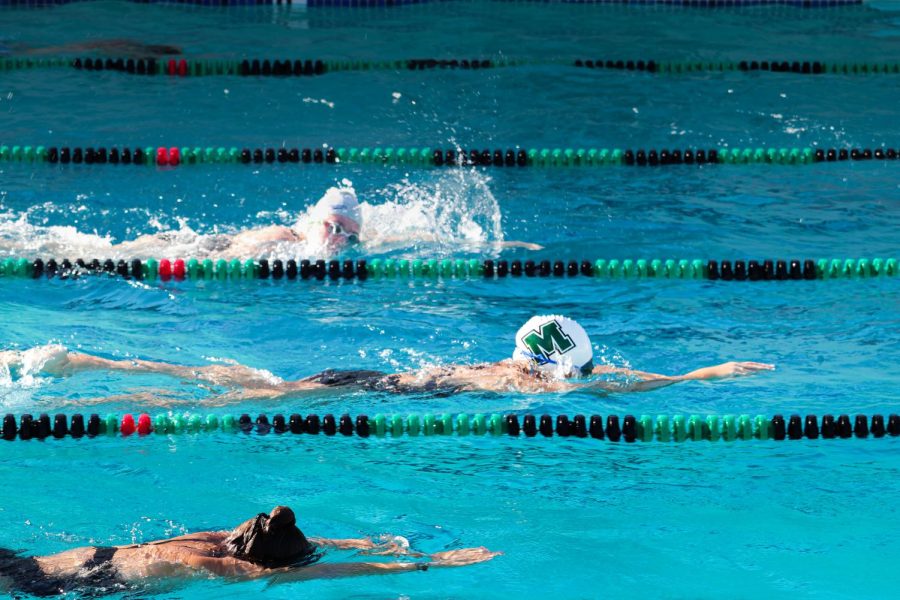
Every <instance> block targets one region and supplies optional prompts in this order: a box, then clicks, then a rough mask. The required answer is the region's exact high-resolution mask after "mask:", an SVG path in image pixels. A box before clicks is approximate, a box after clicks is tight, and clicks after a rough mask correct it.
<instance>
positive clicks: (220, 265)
mask: <svg viewBox="0 0 900 600" xmlns="http://www.w3.org/2000/svg"><path fill="white" fill-rule="evenodd" d="M898 274H900V264H898V259H897V258H883V257H877V258H821V259H818V260H814V259H805V260H800V259H790V260H788V259H767V260H723V261H716V260H701V259H649V260H648V259H643V258H640V259H628V258H626V259H622V260H619V259H615V258H613V259H608V260H607V259H597V260H593V261H591V260H581V261H578V260H547V259H545V260H524V261H523V260H512V261H508V260H497V261H495V260H493V259H475V258H470V259H450V258H443V259H392V258H385V259H382V258H373V259H370V260H366V259H358V260H328V261H326V260H306V259H304V260H299V261H298V260H294V259H287V260H282V259H274V260H271V261H270V260H268V259H264V258H263V259H259V260H246V261H240V260H238V259H232V260H230V261H226V260H224V259H216V260H213V259H204V260H203V261H199V260H197V259H193V258H192V259H188V260H184V259H181V258H178V259H174V260H170V259H167V258H164V259H161V260H156V259H153V258H151V259H147V260H143V261H142V260H140V259H132V260H124V259H119V260H117V261H113V260H112V259H106V260H104V261H102V262H101V261H100V260H99V259H92V260H85V259H77V260H75V261H74V262H72V261H70V260H69V259H65V258H64V259H53V258H51V259H47V260H44V259H41V258H37V259H33V260H29V259H25V258H5V259H0V278H9V279H13V278H19V279H23V278H24V279H48V278H60V279H66V278H77V277H81V276H87V275H101V276H102V275H106V276H111V277H123V278H127V279H138V280H145V281H157V280H159V281H163V282H167V281H171V280H175V281H184V280H191V281H206V280H218V281H229V280H230V281H238V280H251V279H255V280H261V279H264V280H275V281H279V280H296V279H301V280H318V281H322V280H326V279H327V280H332V281H337V280H364V279H369V278H372V279H383V280H394V279H404V280H407V279H419V280H434V279H467V280H471V279H520V278H522V277H525V278H532V277H539V278H545V277H551V278H572V277H589V278H593V279H603V280H638V279H689V280H705V281H810V280H825V279H827V280H834V279H871V278H882V277H896V276H897V275H898Z"/></svg>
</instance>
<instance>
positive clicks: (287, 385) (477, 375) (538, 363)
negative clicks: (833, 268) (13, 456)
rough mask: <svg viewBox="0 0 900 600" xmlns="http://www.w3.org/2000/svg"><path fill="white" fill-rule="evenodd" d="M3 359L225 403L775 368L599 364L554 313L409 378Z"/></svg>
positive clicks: (525, 387)
mask: <svg viewBox="0 0 900 600" xmlns="http://www.w3.org/2000/svg"><path fill="white" fill-rule="evenodd" d="M29 353H32V354H29ZM5 354H6V357H5V360H4V357H3V356H0V362H5V363H6V364H7V368H9V369H10V370H11V371H14V370H15V369H16V368H19V369H21V368H23V367H25V368H26V370H29V372H31V373H33V374H37V373H44V374H47V375H53V376H67V375H71V374H73V373H75V372H78V371H89V370H111V371H125V372H131V373H159V374H164V375H169V376H172V377H176V378H179V379H182V380H189V381H197V382H201V383H204V384H211V385H213V386H220V387H226V388H230V389H231V390H232V391H230V392H228V393H227V394H224V395H222V396H219V397H218V398H217V399H219V400H222V401H232V400H242V399H247V398H273V399H274V398H287V397H297V396H303V395H307V394H312V393H316V392H321V391H333V390H338V389H353V388H356V389H363V390H371V391H381V392H392V393H400V394H403V393H428V394H431V395H440V396H446V395H450V394H455V393H460V392H478V391H483V392H501V393H502V392H510V391H512V392H520V393H525V394H538V393H543V392H570V391H576V390H585V391H596V392H644V391H650V390H655V389H659V388H663V387H666V386H669V385H672V384H675V383H680V382H684V381H707V380H714V379H729V378H732V377H739V376H744V375H752V374H754V373H757V372H759V371H770V370H772V369H774V368H775V367H774V365H771V364H766V363H759V362H726V363H723V364H720V365H715V366H711V367H704V368H701V369H697V370H695V371H691V372H689V373H685V374H683V375H660V374H657V373H648V372H644V371H635V370H633V369H623V368H619V367H613V366H607V365H594V364H593V350H592V347H591V342H590V339H589V338H588V335H587V333H586V332H585V331H584V329H583V328H582V327H581V326H580V325H579V324H578V323H576V322H575V321H573V320H572V319H568V318H566V317H562V316H557V315H548V316H537V317H533V318H531V319H530V320H529V321H528V322H527V323H525V325H523V326H522V328H521V329H519V331H518V332H517V333H516V349H515V352H514V353H513V356H512V358H511V359H507V360H502V361H499V362H492V363H482V364H476V365H446V366H440V367H429V368H425V369H420V370H416V371H407V372H404V373H384V372H381V371H363V370H348V371H339V370H331V369H328V370H325V371H322V372H321V373H317V374H316V375H312V376H310V377H304V378H302V379H298V380H294V381H285V380H282V379H281V378H279V377H276V376H275V375H273V374H272V373H269V372H268V371H264V370H260V369H253V368H250V367H246V366H243V365H207V366H197V367H193V366H183V365H174V364H169V363H163V362H154V361H147V360H139V359H135V360H110V359H106V358H101V357H97V356H92V355H89V354H82V353H79V352H68V351H67V350H66V349H65V348H64V347H62V346H43V347H39V348H35V349H32V350H29V351H26V352H24V353H18V352H7V353H5ZM27 365H31V366H30V367H27ZM592 376H613V377H614V379H611V380H610V379H602V378H594V379H590V377H592ZM163 404H164V402H163Z"/></svg>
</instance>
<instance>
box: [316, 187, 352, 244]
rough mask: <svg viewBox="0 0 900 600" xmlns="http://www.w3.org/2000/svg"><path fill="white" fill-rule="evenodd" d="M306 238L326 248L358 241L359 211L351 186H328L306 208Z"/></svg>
mask: <svg viewBox="0 0 900 600" xmlns="http://www.w3.org/2000/svg"><path fill="white" fill-rule="evenodd" d="M310 217H312V223H311V225H310V232H309V239H310V241H311V242H313V243H314V244H316V245H318V246H323V247H326V248H328V249H329V250H332V251H336V250H342V249H344V248H346V247H347V246H350V245H353V244H356V243H358V242H359V230H360V226H361V223H362V214H361V213H360V210H359V201H358V200H357V199H356V192H354V191H353V189H352V188H334V187H333V188H329V190H328V191H327V192H325V195H324V196H322V198H321V199H320V200H319V201H318V202H316V205H315V206H314V207H313V208H312V210H311V211H310Z"/></svg>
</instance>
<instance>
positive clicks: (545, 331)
mask: <svg viewBox="0 0 900 600" xmlns="http://www.w3.org/2000/svg"><path fill="white" fill-rule="evenodd" d="M522 343H523V344H525V345H526V346H528V348H529V349H530V350H531V353H532V354H534V355H535V356H543V357H545V358H549V357H550V355H551V354H553V353H554V352H558V353H560V354H565V353H566V352H568V351H569V350H571V349H572V348H574V347H575V342H573V341H572V338H570V337H569V336H568V335H566V333H565V332H564V331H563V330H562V327H560V326H559V323H557V322H556V321H555V320H554V321H550V322H548V323H544V324H543V325H541V326H540V328H538V329H534V330H532V331H530V332H528V333H527V334H526V335H525V336H524V337H522Z"/></svg>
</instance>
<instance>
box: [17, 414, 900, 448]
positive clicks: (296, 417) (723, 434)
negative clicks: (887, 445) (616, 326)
mask: <svg viewBox="0 0 900 600" xmlns="http://www.w3.org/2000/svg"><path fill="white" fill-rule="evenodd" d="M212 432H244V433H251V432H256V433H258V434H262V435H266V434H269V433H274V434H286V433H290V434H294V435H299V434H304V435H305V436H308V435H313V436H318V435H320V434H321V435H325V436H337V435H340V437H350V436H354V435H355V436H357V437H363V438H367V437H385V436H392V437H400V436H404V435H405V436H408V437H418V436H423V437H427V436H452V435H455V436H458V437H465V436H469V435H473V436H483V435H491V436H511V437H519V436H524V437H554V436H556V437H575V438H591V439H595V440H607V441H610V442H619V441H624V442H636V441H639V442H652V441H658V442H678V443H680V442H686V441H697V442H699V441H710V442H717V441H725V442H733V441H739V440H742V441H751V440H759V441H766V440H774V441H783V440H803V439H806V440H813V439H818V438H823V439H849V438H857V439H863V438H868V437H873V438H883V437H886V436H889V437H897V436H900V415H897V414H891V415H889V416H888V419H887V421H885V419H884V416H883V415H880V414H875V415H872V418H871V420H870V419H869V418H868V417H867V416H866V415H863V414H858V415H856V416H855V417H854V418H852V419H851V417H850V416H849V415H847V414H842V415H839V416H838V417H837V418H835V417H834V415H831V414H826V415H824V416H822V418H821V419H820V418H819V417H817V416H815V415H806V416H805V417H803V416H801V415H799V414H794V415H790V416H789V417H788V419H787V421H785V419H784V417H783V416H782V415H780V414H776V415H774V416H772V417H768V416H764V415H756V416H752V417H751V416H750V415H721V416H720V415H674V416H669V415H659V416H656V417H652V416H649V415H642V416H640V417H636V416H634V415H625V417H623V418H622V419H621V420H620V419H619V417H618V416H617V415H609V416H607V417H606V419H604V418H603V417H602V416H600V415H590V416H585V415H582V414H577V415H574V416H573V417H572V418H571V419H570V418H569V417H568V416H567V415H558V416H556V417H554V416H551V415H547V414H544V415H534V414H525V415H522V416H521V421H520V416H519V415H516V414H482V413H478V414H474V415H468V414H458V415H452V414H449V413H444V414H439V415H435V414H430V413H426V414H424V415H418V414H410V415H383V414H378V415H375V416H374V417H372V418H369V417H368V416H366V415H358V416H357V417H356V418H353V417H352V416H351V415H349V414H344V415H341V416H340V417H335V416H334V415H333V414H326V415H323V416H322V417H319V416H318V415H314V414H310V415H307V416H306V417H304V416H303V415H301V414H297V413H295V414H292V415H289V416H288V417H287V418H286V417H285V416H284V415H283V414H276V415H275V416H274V417H273V418H272V420H271V421H270V420H269V418H268V416H266V415H264V414H261V415H259V416H258V417H257V418H256V419H255V420H254V419H252V418H251V417H250V415H249V414H243V415H241V416H240V417H237V418H235V417H234V415H224V416H220V415H205V416H203V415H199V414H188V415H173V416H170V415H166V414H158V415H156V416H155V417H153V418H151V416H150V415H149V414H147V413H142V414H140V415H138V418H137V419H135V418H134V416H133V415H132V414H125V415H123V416H122V417H121V418H119V417H118V416H117V415H115V414H109V415H106V417H105V418H101V417H100V415H99V414H96V413H95V414H91V415H89V416H88V418H87V419H85V417H84V415H81V414H75V415H72V417H71V419H69V417H67V415H65V414H56V415H54V417H53V420H52V422H51V419H50V415H49V414H48V413H42V414H40V415H39V416H38V417H37V418H34V417H33V416H32V415H31V414H23V415H22V416H21V417H20V419H18V420H17V419H16V416H15V415H12V414H7V415H6V416H5V417H4V418H3V424H2V433H0V437H2V438H3V439H4V440H7V441H13V440H17V439H18V440H30V439H37V440H45V439H47V438H55V439H61V438H65V437H67V436H68V437H72V438H76V439H78V438H84V437H87V438H89V439H90V438H97V437H100V436H110V437H115V436H119V437H128V436H131V435H134V434H137V436H145V435H150V434H153V433H156V434H163V435H165V434H180V433H212Z"/></svg>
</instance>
